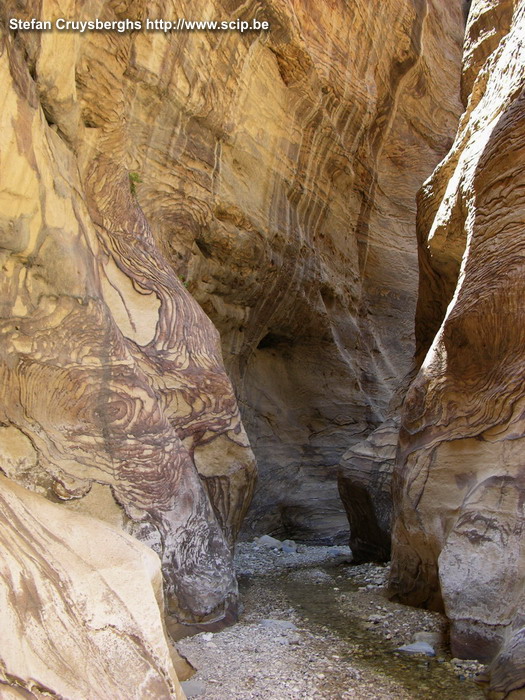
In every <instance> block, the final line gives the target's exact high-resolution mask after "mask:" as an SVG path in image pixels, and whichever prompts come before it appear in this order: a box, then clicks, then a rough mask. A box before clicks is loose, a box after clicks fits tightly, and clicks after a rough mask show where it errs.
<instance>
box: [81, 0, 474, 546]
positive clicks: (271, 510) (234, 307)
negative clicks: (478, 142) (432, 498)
mask: <svg viewBox="0 0 525 700" xmlns="http://www.w3.org/2000/svg"><path fill="white" fill-rule="evenodd" d="M139 4H140V3H139ZM167 7H169V6H168V5H167V4H166V3H163V2H159V3H157V5H156V6H155V8H156V9H155V11H156V12H158V15H159V16H161V15H162V12H166V8H167ZM177 8H178V11H179V12H180V15H181V16H187V17H188V16H189V17H195V16H196V15H202V16H203V17H204V16H205V15H206V17H210V18H211V17H213V18H220V17H224V16H227V17H230V16H236V15H238V14H239V13H240V15H242V17H243V18H245V19H251V18H252V17H254V16H257V17H259V19H266V20H268V21H269V22H270V24H271V31H270V32H269V33H268V34H260V35H259V34H253V33H246V34H243V35H242V36H239V35H238V34H235V33H225V34H222V33H215V34H200V33H185V34H183V35H176V36H174V37H173V36H171V37H167V38H165V37H163V36H158V35H151V34H150V35H147V34H140V35H138V36H136V37H134V38H133V39H132V40H131V45H130V49H129V53H128V54H126V56H129V62H128V65H127V66H126V68H125V72H124V74H123V75H122V80H123V82H124V85H125V88H124V91H126V90H127V91H128V92H129V93H131V94H132V98H128V99H129V112H128V113H127V123H126V127H125V129H126V137H125V138H124V137H123V140H125V143H126V144H127V148H128V149H130V152H129V162H130V163H133V166H131V165H130V166H129V167H133V169H135V170H137V171H138V172H140V174H141V177H142V180H143V182H142V183H141V184H139V185H137V193H138V200H139V202H140V205H141V207H142V209H143V211H144V213H145V214H146V216H147V218H148V221H149V222H150V223H151V226H152V230H153V231H154V234H155V236H156V237H157V240H158V241H159V242H160V244H162V245H163V246H164V249H165V250H166V254H167V255H168V257H169V259H170V262H171V264H172V266H173V268H174V269H176V270H177V272H178V274H180V275H181V276H182V277H183V278H184V281H185V284H186V285H187V287H188V289H189V291H190V292H191V293H192V295H193V296H194V297H195V298H196V299H197V300H198V302H199V303H200V304H201V306H202V307H203V308H204V310H205V311H206V313H207V314H208V315H209V316H210V318H211V319H212V320H213V322H214V324H215V325H216V326H217V328H218V329H219V331H220V334H221V341H222V347H223V353H224V358H225V363H226V366H227V369H228V371H229V373H230V375H231V377H232V381H233V383H234V385H235V388H236V392H237V395H238V397H239V401H240V407H241V411H242V413H243V419H244V423H245V425H246V429H247V432H248V434H249V436H250V441H251V444H252V446H253V449H254V452H255V454H256V457H257V461H258V465H259V470H260V478H259V482H258V488H257V491H256V495H255V499H254V504H253V507H252V509H251V512H250V514H249V516H248V525H247V530H246V532H247V533H249V534H252V535H253V534H261V533H264V532H269V531H271V532H272V533H273V534H275V535H276V536H279V537H285V536H288V537H293V538H300V539H310V540H316V539H317V540H321V539H323V538H327V537H333V536H336V535H337V533H340V534H341V535H343V534H344V533H346V532H347V528H348V524H347V521H346V518H345V515H344V511H343V508H342V507H341V503H340V501H339V498H338V494H337V485H336V472H337V467H338V464H339V462H340V459H341V457H342V455H343V453H344V452H345V451H346V450H347V449H348V447H349V445H351V444H354V443H357V442H360V441H362V440H363V438H364V437H365V436H366V435H367V434H368V433H370V432H371V431H372V430H373V429H374V428H376V427H377V426H378V425H379V424H380V423H381V422H382V421H383V420H384V419H385V417H386V416H387V406H388V404H389V401H390V399H391V396H392V392H393V390H394V388H395V387H396V386H397V384H398V383H399V380H400V379H401V378H402V377H403V376H404V375H405V373H406V372H407V370H408V369H409V367H410V361H411V356H412V352H413V347H412V343H413V313H414V306H415V299H416V286H417V262H416V246H415V240H414V235H413V230H414V223H415V201H414V200H415V193H416V192H417V190H418V189H419V187H420V186H421V183H422V182H423V181H424V179H425V178H426V177H428V175H429V174H430V173H431V171H432V169H433V167H434V166H435V165H436V164H437V163H438V161H439V160H440V158H442V157H443V156H444V155H445V153H446V152H447V151H448V149H449V148H450V145H451V142H452V137H453V134H454V132H455V129H456V126H457V119H458V118H459V114H460V111H461V105H460V102H459V79H460V56H461V42H462V35H463V16H462V3H461V2H460V1H459V0H458V1H454V0H453V1H452V2H450V1H448V0H447V2H444V1H443V0H431V1H430V2H428V3H427V2H416V1H415V0H384V1H383V2H381V3H371V2H369V1H368V0H356V1H355V2H352V3H348V2H343V1H342V0H336V1H335V2H331V3H315V2H311V1H307V0H300V1H299V0H293V1H292V0H290V1H287V2H281V1H280V0H279V1H276V0H269V1H268V2H264V3H259V2H246V3H243V4H242V6H241V5H240V4H239V3H233V2H227V1H226V0H222V1H221V0H214V1H213V2H210V3H208V5H207V8H206V10H204V8H202V9H199V4H198V3H197V4H196V3H190V2H178V3H177ZM148 12H150V13H151V9H150V4H148ZM122 60H123V61H124V58H123V59H122ZM81 75H82V84H81V85H80V87H79V90H80V94H81V96H82V104H83V107H82V109H83V111H84V118H85V119H87V120H88V122H89V123H90V124H95V125H96V124H99V123H100V121H101V119H102V117H101V116H100V115H99V114H98V112H99V111H100V108H99V107H98V106H97V100H98V99H99V93H100V85H101V84H103V83H102V81H101V79H100V78H98V77H97V76H96V75H94V74H93V68H91V69H90V72H89V74H88V73H87V72H86V71H84V70H83V71H81ZM119 89H120V88H119ZM104 99H105V100H109V97H107V96H105V98H104ZM94 112H96V114H95V113H94ZM91 131H93V129H91V130H90V133H91ZM130 134H133V138H132V139H130V138H129V135H130ZM112 138H113V137H112ZM106 150H111V151H112V150H113V145H112V143H109V142H108V145H107V149H106ZM197 465H198V466H199V462H198V460H197ZM346 536H347V535H346V534H344V537H345V538H346Z"/></svg>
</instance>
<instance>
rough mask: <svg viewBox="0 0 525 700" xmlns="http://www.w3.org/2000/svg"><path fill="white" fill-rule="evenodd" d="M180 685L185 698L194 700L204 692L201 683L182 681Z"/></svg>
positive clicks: (204, 687) (203, 686)
mask: <svg viewBox="0 0 525 700" xmlns="http://www.w3.org/2000/svg"><path fill="white" fill-rule="evenodd" d="M180 685H181V688H182V690H183V691H184V694H185V695H186V697H187V698H196V697H198V696H199V695H204V693H205V692H206V685H205V684H204V683H202V681H182V683H181V684H180Z"/></svg>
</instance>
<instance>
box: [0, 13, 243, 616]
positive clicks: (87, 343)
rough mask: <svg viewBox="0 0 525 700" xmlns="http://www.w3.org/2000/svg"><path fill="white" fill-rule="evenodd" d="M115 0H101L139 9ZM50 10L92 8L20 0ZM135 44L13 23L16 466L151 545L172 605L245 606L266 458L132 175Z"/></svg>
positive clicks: (35, 482) (5, 216)
mask: <svg viewBox="0 0 525 700" xmlns="http://www.w3.org/2000/svg"><path fill="white" fill-rule="evenodd" d="M7 5H9V4H8V3H6V4H4V5H3V11H4V13H6V11H7V10H8V9H9V8H8V7H7ZM113 5H114V3H102V2H100V3H96V9H97V11H99V12H100V16H102V17H111V18H113V17H119V16H120V14H119V13H122V12H125V13H128V14H131V15H132V14H133V12H134V11H135V10H136V11H137V12H138V11H139V10H140V7H139V5H140V3H137V4H134V5H133V7H134V9H133V10H132V9H130V8H125V7H122V6H121V5H119V6H118V8H115V7H114V6H113ZM40 11H41V12H42V14H43V15H45V18H46V19H49V20H52V19H54V18H55V17H57V16H64V14H67V13H71V15H75V14H76V15H78V16H79V17H83V16H84V15H83V13H87V12H88V11H89V12H90V13H91V12H93V11H94V7H93V6H91V5H90V7H89V8H87V7H84V6H83V3H74V2H69V3H67V2H66V3H65V4H64V3H55V2H45V3H43V5H42V7H40V3H26V4H25V5H24V10H23V11H22V10H21V14H22V16H23V15H24V14H26V15H27V16H29V17H32V16H36V17H37V16H39V12H40ZM163 41H164V39H163ZM132 46H133V39H132V37H131V36H130V35H129V34H127V35H120V34H117V33H112V32H105V33H97V32H93V33H91V34H89V35H83V36H79V35H78V34H77V33H74V32H69V33H57V32H42V33H23V32H22V33H18V34H16V35H15V34H13V33H12V32H10V33H8V34H4V35H3V36H2V52H1V57H0V75H1V83H2V86H3V89H2V95H1V96H0V100H1V110H0V112H1V116H0V120H1V137H0V138H1V146H2V148H1V155H0V158H1V163H0V172H1V177H2V187H3V189H2V193H1V195H0V196H1V202H2V212H1V216H2V219H1V222H0V256H1V262H2V267H3V270H2V271H3V274H2V278H1V291H0V297H1V302H0V303H1V307H0V360H1V361H0V407H1V408H0V423H1V427H0V446H1V451H2V457H3V459H2V469H3V471H4V472H5V473H6V475H7V476H8V477H9V478H10V479H12V480H15V481H18V482H19V483H21V484H23V485H24V486H26V487H28V488H30V489H32V490H35V491H37V492H39V493H41V494H42V495H45V496H46V497H48V498H50V499H54V500H60V501H63V502H64V503H65V504H67V505H68V507H71V508H76V509H78V510H83V511H84V512H87V513H91V514H92V515H95V516H97V517H101V518H105V519H107V520H108V521H110V522H113V523H115V524H117V525H118V526H120V527H124V528H125V529H127V530H129V531H130V532H132V533H134V534H135V535H136V536H137V537H138V538H139V539H141V540H142V541H144V542H147V543H148V544H149V545H150V546H152V547H153V548H154V549H155V550H156V551H157V552H158V553H159V555H160V556H161V559H162V563H163V572H164V577H165V584H166V592H167V594H168V609H169V611H170V612H171V613H173V614H175V615H176V616H177V617H178V618H179V619H180V620H183V621H184V620H200V621H202V620H207V619H217V618H220V617H223V616H224V615H225V612H226V611H227V610H233V609H234V608H235V600H236V590H237V586H236V581H235V576H234V571H233V566H232V559H231V544H232V541H233V539H234V538H235V535H236V533H237V531H238V529H239V526H240V523H241V522H242V518H243V515H244V512H245V510H246V507H247V505H248V503H249V500H250V496H251V491H252V488H253V481H254V460H253V454H252V452H251V449H250V448H249V445H248V441H247V437H246V434H245V432H244V429H243V427H242V424H241V420H240V416H239V411H238V408H237V404H236V400H235V397H234V394H233V389H232V386H231V384H230V381H229V379H228V378H227V376H226V374H225V371H224V368H223V364H222V359H221V350H220V344H219V337H218V333H217V331H216V330H215V328H214V327H213V325H212V324H211V322H210V321H209V319H208V318H207V317H206V316H205V314H204V313H203V311H202V310H201V308H200V307H199V305H198V304H197V303H196V302H195V301H194V300H193V299H192V297H191V296H190V295H189V294H188V292H187V291H186V289H185V288H184V286H183V285H182V283H181V281H180V280H179V279H178V278H177V275H176V273H175V272H174V271H173V269H172V268H171V267H170V265H169V264H168V262H167V261H166V259H165V257H164V256H163V254H162V252H161V250H160V248H159V246H158V245H157V244H156V243H155V238H154V235H153V232H152V227H151V225H150V223H149V222H148V220H147V218H146V217H145V215H144V213H143V211H142V209H141V208H140V205H139V202H138V200H137V197H136V195H135V192H134V180H133V178H131V179H130V171H131V172H132V173H133V172H134V171H135V170H136V167H137V166H136V160H135V156H134V149H135V147H136V146H137V145H138V143H137V142H136V141H135V138H134V136H133V131H132V130H131V131H130V129H129V119H130V117H129V115H130V111H131V107H130V104H131V103H132V101H133V99H134V98H135V91H134V90H133V85H134V80H132V79H129V80H127V79H126V71H127V70H128V69H129V62H130V56H131V54H132ZM149 55H150V57H151V54H149ZM87 105H90V107H89V108H88V106H87ZM88 109H92V110H94V111H95V112H96V115H91V114H88V113H87V112H86V110H88ZM156 126H158V124H155V123H153V124H151V126H150V128H151V129H152V130H153V131H154V130H155V128H156ZM196 465H197V466H198V467H199V469H200V472H201V475H199V473H198V471H197V468H196ZM206 487H208V488H206Z"/></svg>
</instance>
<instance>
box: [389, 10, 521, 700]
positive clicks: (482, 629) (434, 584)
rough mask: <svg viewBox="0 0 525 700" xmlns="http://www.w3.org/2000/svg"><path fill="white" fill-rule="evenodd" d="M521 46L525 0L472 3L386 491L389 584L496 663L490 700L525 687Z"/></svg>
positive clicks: (460, 642) (431, 190)
mask: <svg viewBox="0 0 525 700" xmlns="http://www.w3.org/2000/svg"><path fill="white" fill-rule="evenodd" d="M524 35H525V3H524V2H522V1H516V2H496V1H494V2H488V1H479V2H476V1H475V2H473V4H472V9H471V15H470V19H469V24H468V27H467V38H466V52H465V56H466V61H465V72H464V86H465V90H468V91H469V92H470V97H469V100H468V104H467V109H466V113H465V114H464V116H463V118H462V121H461V124H460V128H459V132H458V135H457V138H456V141H455V143H454V146H453V148H452V150H451V152H450V154H449V156H448V157H447V158H446V159H445V160H444V161H443V162H442V164H441V165H440V166H439V167H438V169H437V170H436V172H435V173H434V175H433V176H432V178H431V179H430V180H429V181H428V182H427V183H426V184H425V186H424V188H423V190H422V192H421V196H420V219H419V235H420V256H421V270H422V274H421V289H420V301H419V304H418V348H419V352H420V356H421V357H424V361H423V364H422V366H421V369H420V371H419V374H418V375H417V377H416V379H415V380H414V382H413V384H412V386H411V388H410V391H409V393H408V396H407V399H406V402H405V407H404V414H403V420H402V427H401V433H400V458H399V462H398V464H397V467H396V473H395V483H394V487H395V501H396V506H395V508H396V522H395V529H394V557H393V562H394V569H393V578H392V585H393V587H394V589H395V590H396V591H397V593H398V596H399V597H400V598H401V599H402V600H404V601H405V602H410V603H417V604H425V605H430V606H433V607H440V606H444V609H445V611H446V613H447V615H448V617H449V618H450V620H451V625H452V627H451V641H452V651H453V653H454V654H456V655H458V656H463V657H470V658H472V657H478V658H481V659H484V660H490V659H494V661H493V674H492V687H493V692H494V693H495V694H496V695H495V697H504V696H505V697H507V694H508V693H510V692H511V691H513V690H516V689H518V688H521V687H522V686H524V685H525V672H524V668H525V651H524V650H525V642H524V639H525V630H524V627H523V619H524V607H523V605H524V597H523V591H524V583H525V579H524V572H525V550H524V546H523V529H524V525H525V520H524V496H525V490H524V489H525V483H524V479H525V472H524V468H523V448H524V444H525V443H524V440H525V426H524V423H523V407H522V404H523V398H522V396H523V390H522V386H523V380H524V363H523V347H524V337H523V311H522V306H523V295H524V292H525V289H524V279H525V274H524V273H525V267H524V264H523V253H522V248H523V243H524V237H525V228H524V225H525V217H524V211H523V202H524V193H525V121H524V119H523V115H524V110H525V91H524V90H525V46H524V41H523V37H524ZM485 42H486V44H485ZM425 353H426V355H425ZM498 694H499V695H498Z"/></svg>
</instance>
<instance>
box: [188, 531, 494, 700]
mask: <svg viewBox="0 0 525 700" xmlns="http://www.w3.org/2000/svg"><path fill="white" fill-rule="evenodd" d="M350 558H351V553H350V550H349V549H348V547H303V548H301V551H300V552H298V553H295V552H288V553H286V552H282V551H276V550H273V549H270V548H267V547H264V546H260V545H258V544H256V543H240V544H239V545H238V547H237V553H236V565H237V571H238V576H239V586H240V590H241V600H242V605H243V612H242V613H241V616H240V621H239V623H238V624H236V625H234V626H233V627H230V628H227V629H224V630H222V631H221V632H218V633H215V634H213V633H211V632H207V633H201V634H198V635H196V636H194V637H191V638H187V639H183V640H181V641H180V642H178V644H177V647H178V648H179V650H180V652H181V653H182V654H184V656H186V657H187V658H188V660H189V661H190V662H191V663H192V664H193V665H194V666H195V667H196V668H197V669H198V671H197V673H196V674H195V676H194V677H193V678H192V679H191V680H189V681H186V682H185V683H184V684H183V687H184V689H185V692H186V694H187V696H188V697H189V698H190V697H196V698H197V697H198V698H202V700H248V699H255V698H261V699H263V698H264V700H321V699H334V700H335V699H337V700H339V699H341V700H343V699H345V698H353V699H355V700H365V699H366V700H372V699H374V700H385V699H390V698H392V700H394V699H395V700H405V699H406V700H408V699H415V698H417V699H418V700H421V699H426V698H428V699H429V700H434V699H435V700H455V699H456V698H457V699H458V700H459V699H461V700H478V699H480V698H483V697H484V695H483V692H482V689H481V686H479V685H478V684H477V683H475V682H474V678H475V676H476V674H477V673H479V672H482V671H483V670H484V667H483V666H482V665H481V664H478V663H477V662H475V661H459V660H457V659H451V658H450V654H449V652H448V649H447V643H446V621H445V619H444V617H443V616H441V615H439V614H438V613H432V612H429V611H425V610H419V609H416V608H410V607H407V606H404V605H400V604H397V603H392V602H390V601H389V600H388V599H387V598H386V588H385V584H386V579H387V576H388V567H387V566H377V565H373V564H362V565H358V566H351V565H350V563H349V562H350ZM413 642H419V643H422V642H423V643H426V644H428V643H430V644H431V645H432V647H433V648H434V650H435V652H436V654H435V656H433V657H430V656H425V655H423V654H409V653H406V652H402V651H397V649H398V647H400V646H403V645H408V644H411V643H413Z"/></svg>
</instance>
